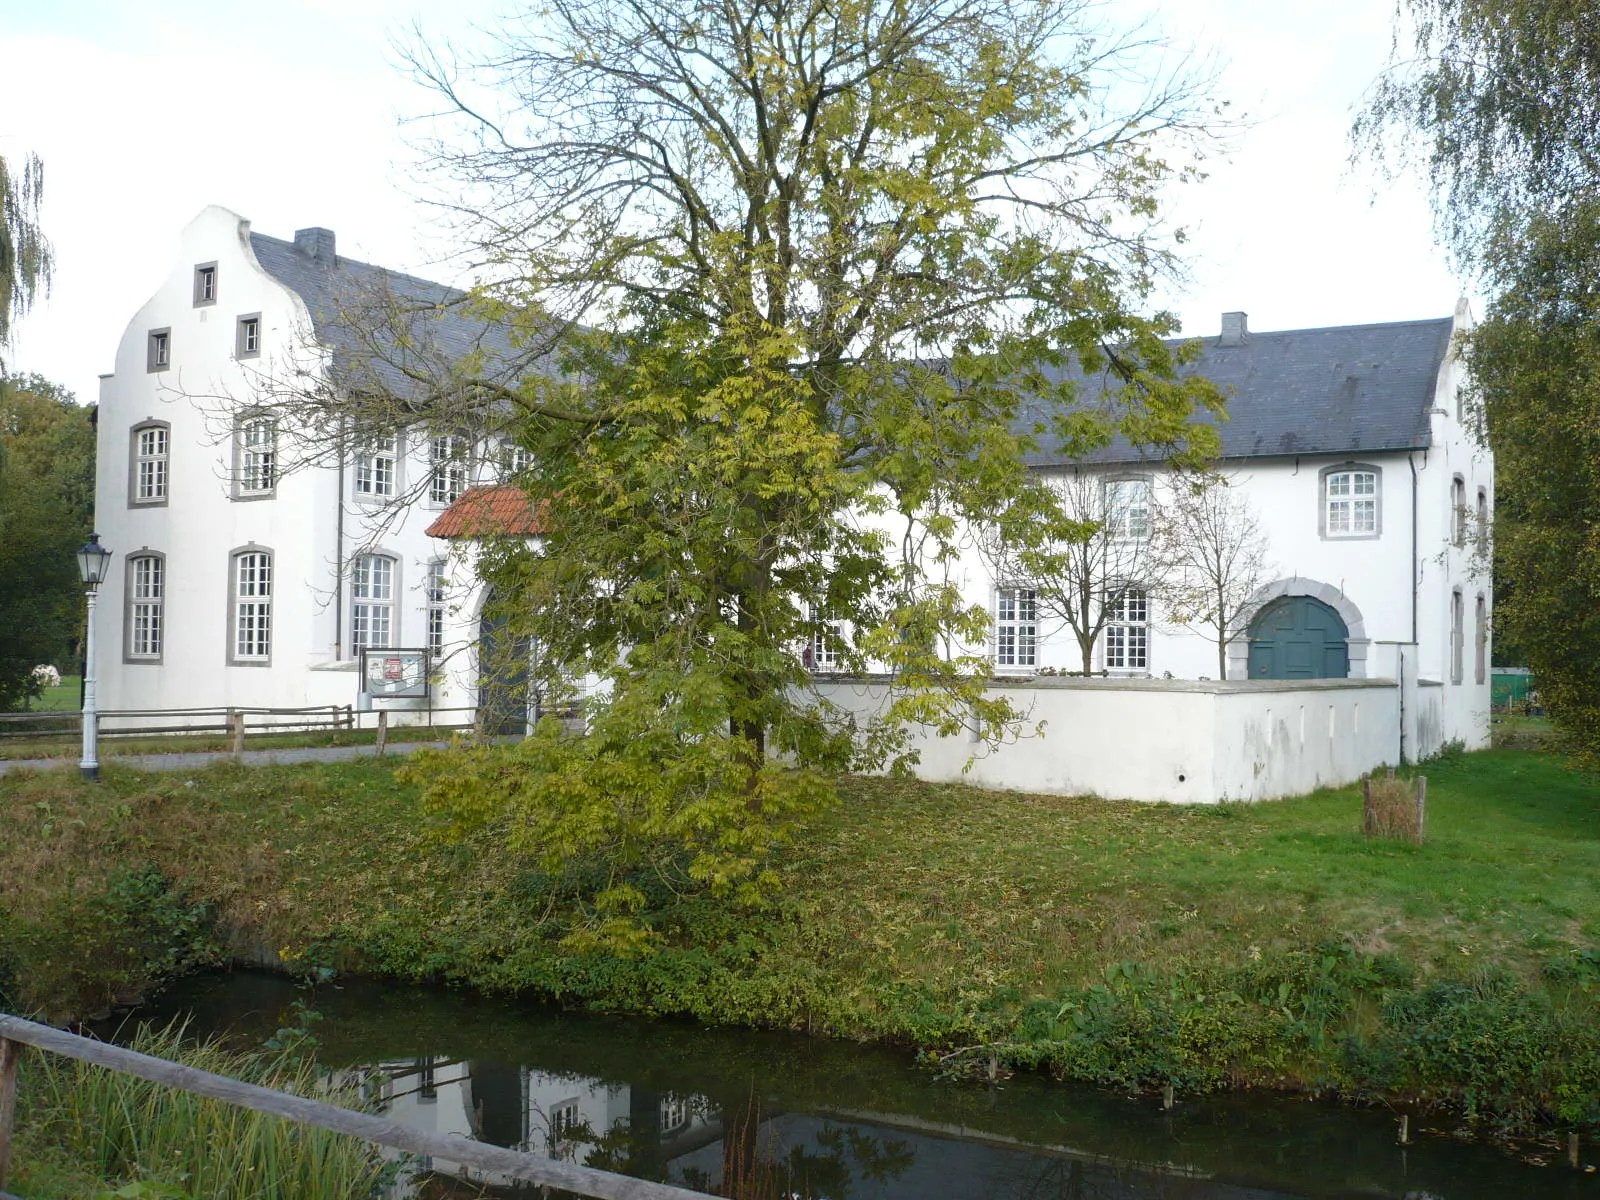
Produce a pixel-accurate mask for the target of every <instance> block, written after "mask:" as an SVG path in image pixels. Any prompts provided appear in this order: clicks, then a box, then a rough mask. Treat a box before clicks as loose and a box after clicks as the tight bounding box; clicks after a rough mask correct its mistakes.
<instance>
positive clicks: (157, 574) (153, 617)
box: [122, 550, 167, 663]
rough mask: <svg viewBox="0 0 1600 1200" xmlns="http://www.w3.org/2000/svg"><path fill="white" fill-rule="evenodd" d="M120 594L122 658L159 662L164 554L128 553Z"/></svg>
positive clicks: (163, 611)
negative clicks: (124, 586) (126, 576)
mask: <svg viewBox="0 0 1600 1200" xmlns="http://www.w3.org/2000/svg"><path fill="white" fill-rule="evenodd" d="M124 597H125V599H124V608H125V616H124V619H123V652H122V658H123V661H124V662H130V663H159V662H160V661H161V652H162V650H163V648H164V647H165V645H166V633H167V614H166V601H167V562H166V556H165V555H163V554H158V553H156V552H154V551H150V550H140V551H138V552H137V553H135V554H130V555H129V556H128V586H127V589H126V591H125V593H124Z"/></svg>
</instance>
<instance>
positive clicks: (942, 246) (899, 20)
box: [346, 0, 1216, 910]
mask: <svg viewBox="0 0 1600 1200" xmlns="http://www.w3.org/2000/svg"><path fill="white" fill-rule="evenodd" d="M1093 11H1094V9H1093V8H1092V6H1090V5H1089V4H1086V3H1080V2H1078V0H1067V2H1057V0H1029V2H1023V3H1015V2H1012V0H929V2H923V3H916V4H905V3H901V2H899V0H845V2H844V3H839V2H838V0H826V2H824V0H688V2H687V3H684V2H679V0H674V2H670V3H669V2H668V0H555V2H554V3H552V4H550V5H548V6H546V7H545V8H544V9H543V10H542V11H541V14H540V15H539V16H538V17H536V18H535V17H530V18H528V21H527V23H526V24H525V25H522V26H517V27H511V28H507V29H506V30H504V31H502V33H501V35H500V39H501V40H500V45H499V49H498V52H497V53H495V54H494V55H492V56H491V57H490V58H488V59H487V60H484V61H480V62H463V61H461V60H458V59H451V58H446V57H441V56H438V55H435V54H434V53H433V52H432V51H419V52H418V54H417V57H416V63H417V66H418V67H419V69H420V70H421V71H422V73H423V74H424V76H425V77H426V78H427V79H428V80H429V81H430V82H431V83H432V84H433V85H434V86H435V87H436V88H437V89H438V91H439V92H440V93H441V94H442V95H443V96H444V97H445V99H446V100H447V101H448V102H449V104H448V107H449V109H450V110H451V112H452V114H453V115H454V116H455V117H457V118H460V119H461V125H460V127H459V128H458V129H456V130H455V132H454V133H453V134H450V135H447V136H445V137H444V138H442V139H441V141H440V143H439V144H438V145H437V146H436V147H435V149H436V152H437V153H438V155H439V162H440V165H441V167H442V168H443V169H444V170H445V171H446V172H447V173H449V175H450V177H451V178H454V179H457V180H459V181H461V182H462V184H463V185H464V190H463V192H462V193H461V196H462V199H461V201H460V210H461V212H462V213H463V215H464V217H465V219H466V229H467V231H468V233H469V234H470V236H471V237H472V238H473V239H474V240H475V244H476V246H477V248H478V250H479V252H480V255H481V260H482V263H483V265H484V268H485V275H486V277H487V278H489V279H491V280H492V281H493V282H491V283H488V284H486V285H485V286H483V287H482V288H480V289H479V290H478V291H477V293H476V294H475V297H474V299H475V301H476V303H477V304H478V305H479V306H480V308H481V309H482V310H483V311H485V312H486V313H488V314H489V315H490V316H492V317H494V318H495V320H496V321H498V322H499V323H500V324H501V325H502V326H503V327H510V328H512V329H514V330H515V337H514V341H515V342H516V344H517V345H518V346H519V347H520V348H521V349H522V351H523V352H524V354H525V356H526V359H527V360H528V361H529V362H534V361H535V358H536V356H541V355H542V356H548V357H545V358H542V359H538V360H537V361H539V362H543V363H552V362H553V363H555V364H557V366H555V367H552V368H548V369H537V368H536V369H532V370H529V371H527V372H526V373H524V374H522V375H521V377H520V380H519V381H517V382H514V383H513V382H508V380H509V379H510V374H509V373H508V372H507V371H506V370H505V364H504V360H503V358H502V359H500V360H499V361H498V363H497V364H494V367H493V369H491V363H490V361H489V357H488V356H486V355H476V354H475V355H470V356H468V357H467V358H465V359H457V360H456V361H455V366H454V368H453V372H452V374H451V375H450V376H449V377H448V378H439V377H437V376H432V377H427V378H424V376H427V375H428V372H426V371H424V370H422V369H421V368H422V366H423V365H424V364H425V360H426V357H427V356H426V355H424V354H422V353H420V352H418V351H417V349H416V343H415V341H414V340H413V339H411V338H410V337H409V336H408V337H403V338H389V339H388V340H387V341H385V339H384V338H382V337H377V338H373V339H371V341H370V344H371V345H372V346H374V347H377V348H378V352H379V353H381V352H383V351H382V348H383V347H385V346H387V347H388V348H389V352H391V362H390V363H389V364H388V365H389V366H390V367H394V366H397V365H398V366H400V367H402V368H404V369H405V370H407V371H408V372H409V373H410V374H411V375H412V377H413V379H414V380H415V381H416V382H417V383H418V388H417V390H416V391H415V392H413V393H412V394H410V396H409V397H408V399H407V407H406V412H407V414H409V416H410V417H411V419H415V416H416V415H417V414H418V413H419V412H420V413H424V414H425V415H427V416H429V417H431V418H432V419H434V420H437V421H443V422H450V421H457V422H464V421H466V420H469V419H472V418H473V415H474V412H475V413H476V416H477V419H484V418H483V413H482V410H483V406H484V404H485V400H486V399H489V400H495V401H498V402H499V403H500V404H501V406H502V407H501V409H500V410H499V411H500V414H501V415H500V416H499V417H497V418H496V419H500V420H506V419H507V416H506V414H510V416H509V419H510V422H511V428H512V429H513V430H514V432H515V434H516V436H517V437H518V439H519V440H520V441H521V442H522V444H523V445H524V446H526V447H527V448H528V449H529V450H530V451H532V457H533V463H534V466H533V469H532V470H530V471H529V472H528V473H527V474H526V475H525V476H524V477H523V479H522V482H523V483H524V485H525V486H527V487H528V488H529V489H530V491H532V492H533V493H534V495H535V496H536V498H537V500H538V501H539V503H540V505H541V512H542V513H543V519H544V524H545V536H544V538H543V540H542V543H541V545H540V546H539V548H538V549H536V550H528V549H525V548H523V547H521V546H520V545H510V544H508V545H504V546H500V547H498V548H497V549H496V550H495V551H494V552H493V553H491V554H490V555H489V556H488V561H487V566H486V569H487V571H488V573H489V574H490V576H491V577H492V579H493V581H494V583H495V588H496V595H498V596H500V597H502V598H504V602H505V607H506V609H507V611H506V613H505V616H506V618H507V620H508V621H509V622H511V623H512V624H513V626H514V627H515V628H516V629H517V630H518V632H519V633H521V634H522V635H523V636H528V637H532V638H535V639H537V641H538V643H539V644H540V645H541V647H542V648H543V653H541V654H540V655H539V656H538V662H539V664H540V669H541V670H545V671H548V673H549V675H550V678H549V679H548V681H547V684H548V686H549V687H550V688H551V689H554V688H556V687H558V686H559V685H560V681H561V680H562V679H572V678H575V677H579V676H589V677H599V679H600V680H601V681H602V686H601V687H600V688H599V689H598V690H597V694H594V695H592V696H591V698H590V701H589V704H590V736H588V737H586V738H583V739H568V738H562V737H560V736H558V735H557V730H556V728H555V726H554V725H553V724H552V725H551V726H550V727H549V728H548V729H546V730H543V731H541V736H539V737H537V738H535V739H533V740H532V741H531V743H530V744H528V745H527V746H525V747H524V748H522V749H520V750H517V751H515V752H503V751H495V750H483V751H479V752H477V754H476V757H473V756H468V757H466V758H458V759H456V760H454V765H452V764H451V763H448V762H430V763H427V764H426V766H425V770H426V771H427V772H428V774H429V778H430V779H431V781H432V794H433V796H434V797H435V799H436V800H437V801H438V802H439V803H441V804H442V805H443V806H445V807H446V808H448V809H449V810H450V811H451V812H452V813H454V814H455V815H456V816H457V817H458V818H460V819H461V820H463V821H468V822H470V821H474V820H478V819H483V818H485V817H487V816H488V815H489V814H490V813H492V812H498V811H500V810H501V809H502V808H503V806H504V805H505V804H506V803H507V802H509V803H511V804H512V805H513V806H514V808H515V809H516V811H517V812H518V814H519V818H520V820H519V822H518V824H517V826H516V828H517V830H518V833H517V834H516V836H517V838H518V839H519V842H520V843H521V844H523V845H525V846H526V847H528V848H530V849H536V850H537V851H539V852H540V853H543V854H545V855H546V856H547V857H548V858H549V859H550V860H551V861H552V864H554V863H557V862H566V861H570V860H571V859H572V858H573V857H574V856H582V855H584V854H587V853H594V852H602V851H603V852H604V853H605V856H606V858H607V861H609V862H610V863H612V864H614V869H615V870H616V871H617V872H618V874H615V875H612V876H608V878H607V881H606V886H605V887H604V888H603V889H601V898H602V899H601V908H602V909H603V910H604V909H626V908H627V907H628V906H630V905H632V904H635V903H637V902H638V900H639V896H638V893H637V892H636V891H634V890H632V888H631V885H628V884H627V883H626V882H625V879H624V875H625V874H626V872H627V871H628V870H629V869H630V868H631V866H633V865H637V864H638V863H640V862H643V861H647V860H651V861H658V862H659V861H660V858H661V856H660V854H659V853H658V851H659V848H660V847H661V846H663V845H678V846H680V847H686V853H685V855H684V856H683V857H681V858H679V859H675V860H674V861H675V862H678V863H679V864H680V865H681V867H682V869H684V870H686V871H687V872H688V873H689V875H690V876H691V877H692V878H693V879H695V880H697V881H700V882H703V883H704V882H709V883H710V884H711V885H712V886H714V887H717V888H736V889H743V894H745V895H749V894H750V893H751V889H752V888H755V889H758V888H759V885H760V883H761V882H762V876H761V874H760V863H761V861H762V858H763V856H764V854H765V851H766V850H767V848H768V847H769V846H770V845H771V844H772V842H773V841H774V839H776V838H778V837H781V836H783V831H784V829H785V828H786V827H787V826H788V824H789V822H790V821H791V819H792V818H794V817H796V816H798V815H801V814H803V813H805V812H808V811H811V810H813V809H814V808H815V807H816V806H817V805H818V804H821V803H824V802H826V799H827V798H828V796H829V795H830V794H831V792H830V789H829V788H828V786H827V784H826V782H825V780H826V773H827V772H828V771H831V770H836V769H842V768H865V767H878V766H881V765H883V764H884V763H885V762H886V761H893V760H894V757H895V754H896V751H897V747H898V745H899V743H898V740H897V738H898V733H897V731H898V730H899V729H901V728H903V727H904V725H905V723H906V722H908V721H916V722H922V723H925V724H929V725H932V726H934V727H936V728H938V729H940V730H942V731H944V732H955V731H957V730H960V729H972V730H973V731H975V732H976V733H978V734H979V735H980V736H982V737H985V738H990V739H994V738H999V737H1002V736H1004V735H1005V731H1006V730H1007V729H1008V728H1009V727H1011V724H1012V722H1013V718H1014V714H1012V713H1011V712H1010V710H1009V709H1008V708H1007V706H1006V705H1005V704H1004V703H1003V702H997V701H993V700H988V699H985V697H984V689H983V684H984V682H985V680H986V678H987V673H988V663H987V659H986V657H985V654H984V653H983V648H984V647H985V645H986V625H987V616H986V614H984V613H983V612H980V611H973V610H969V609H967V608H966V607H964V606H963V604H962V602H961V597H960V593H959V590H958V588H957V587H956V586H955V583H954V581H953V576H952V575H951V573H950V571H949V569H948V568H949V567H950V564H952V563H953V562H954V560H955V558H956V557H957V555H958V554H959V552H960V550H961V545H960V538H961V530H962V528H963V527H964V526H965V525H966V524H967V523H969V522H972V521H975V520H980V519H982V518H984V517H985V516H987V515H988V514H991V513H993V512H995V511H997V510H998V509H1000V508H1001V507H1004V506H1006V505H1009V504H1011V503H1013V502H1014V501H1015V500H1016V499H1017V497H1019V496H1020V495H1022V494H1024V493H1027V492H1030V491H1032V492H1034V497H1033V502H1034V503H1035V504H1036V505H1039V506H1042V507H1043V508H1046V509H1047V508H1048V507H1049V505H1050V503H1051V500H1052V495H1051V493H1049V492H1048V489H1045V490H1042V491H1041V490H1040V489H1039V487H1038V485H1037V484H1035V483H1034V481H1032V480H1031V479H1030V478H1029V476H1028V474H1027V472H1026V471H1025V469H1024V468H1023V466H1022V452H1023V451H1024V450H1025V449H1027V448H1028V447H1029V446H1030V445H1031V444H1032V443H1033V441H1034V439H1035V438H1036V437H1037V436H1039V435H1046V436H1049V437H1051V438H1052V439H1054V440H1055V441H1057V442H1058V443H1059V446H1060V448H1061V452H1062V453H1064V454H1067V455H1071V454H1073V453H1077V452H1086V451H1088V450H1091V449H1093V448H1094V447H1096V446H1099V445H1103V444H1104V443H1106V442H1107V441H1108V440H1109V439H1110V438H1112V437H1113V436H1115V435H1118V434H1121V435H1123V436H1126V437H1128V438H1130V439H1131V440H1133V441H1135V442H1138V443H1160V444H1162V445H1164V446H1167V447H1171V448H1175V449H1178V450H1180V451H1185V452H1188V451H1198V450H1203V449H1205V448H1206V447H1207V445H1208V443H1207V441H1206V439H1207V438H1208V437H1210V436H1211V435H1210V434H1209V433H1208V432H1206V431H1205V430H1201V431H1200V432H1198V433H1196V432H1195V431H1194V430H1193V429H1192V428H1191V417H1192V415H1193V413H1194V410H1195V408H1196V406H1197V405H1201V406H1214V405H1215V404H1216V393H1215V391H1214V390H1213V389H1212V388H1210V386H1209V385H1208V384H1206V383H1205V382H1204V381H1201V380H1197V379H1193V378H1187V379H1179V378H1178V377H1177V374H1176V372H1175V370H1174V368H1175V365H1176V354H1177V351H1176V350H1175V349H1174V347H1173V346H1172V345H1170V344H1169V343H1168V342H1167V341H1165V340H1164V338H1165V336H1166V335H1168V334H1170V333H1172V332H1173V329H1174V321H1173V319H1172V318H1171V317H1170V315H1168V314H1164V313H1154V314H1152V313H1150V312H1148V311H1147V309H1146V308H1145V307H1144V304H1143V302H1144V299H1145V297H1146V295H1147V293H1148V290H1149V288H1150V286H1151V284H1152V281H1153V280H1154V279H1155V277H1156V276H1157V275H1158V274H1159V273H1161V272H1162V271H1164V270H1166V269H1168V268H1170V267H1172V266H1173V265H1174V260H1173V258H1172V256H1171V242H1170V241H1168V240H1166V233H1165V232H1164V231H1163V229H1162V227H1161V226H1160V225H1159V223H1158V220H1157V217H1158V214H1157V206H1156V195H1157V191H1158V189H1159V188H1160V187H1161V186H1163V185H1164V184H1166V183H1168V182H1169V181H1170V180H1171V179H1172V178H1173V176H1174V175H1175V174H1176V173H1179V172H1181V171H1185V170H1187V169H1189V166H1190V165H1191V164H1192V162H1193V161H1194V157H1193V156H1194V154H1195V153H1196V151H1197V150H1199V149H1200V148H1201V146H1202V144H1203V142H1204V138H1205V136H1206V134H1207V130H1206V122H1208V121H1211V120H1213V119H1214V116H1215V114H1214V113H1213V112H1212V111H1211V110H1210V109H1209V108H1208V107H1207V105H1206V103H1205V102H1204V100H1203V96H1202V94H1201V91H1200V89H1199V88H1198V87H1197V85H1196V84H1195V83H1194V82H1193V81H1192V80H1190V79H1189V78H1187V77H1184V76H1181V75H1164V76H1162V77H1160V78H1155V79H1145V80H1144V81H1143V82H1140V80H1139V79H1138V77H1137V72H1138V70H1139V69H1140V68H1141V67H1144V66H1147V65H1148V64H1149V63H1150V62H1151V61H1153V60H1154V58H1155V52H1154V49H1153V48H1152V47H1151V46H1150V45H1148V44H1146V43H1144V42H1141V41H1138V40H1136V39H1128V38H1124V39H1117V38H1114V37H1109V38H1108V37H1104V36H1101V35H1103V34H1104V33H1105V31H1104V30H1100V29H1096V28H1093V27H1092V26H1091V24H1090V17H1091V15H1092V13H1093ZM419 44H421V43H419ZM1072 359H1076V360H1077V362H1078V363H1079V364H1080V365H1081V366H1082V367H1083V368H1084V373H1085V374H1086V375H1087V376H1088V377H1089V378H1090V379H1092V380H1093V381H1094V386H1093V389H1092V392H1086V393H1083V394H1080V393H1079V391H1078V390H1077V389H1076V385H1075V384H1074V383H1073V380H1074V379H1077V378H1080V376H1079V375H1078V374H1077V373H1075V372H1073V371H1068V370H1063V369H1062V368H1064V367H1065V366H1066V365H1067V364H1068V361H1069V360H1072ZM381 374H382V373H381V372H379V371H374V372H373V373H372V378H378V377H380V376H381ZM349 390H350V395H351V396H352V397H353V400H350V401H349V404H352V405H353V406H354V408H355V411H356V416H357V419H358V420H360V419H363V418H365V419H370V420H372V421H374V422H378V423H383V422H390V423H392V422H393V421H394V420H395V419H396V413H395V411H394V408H393V406H392V405H390V406H389V407H385V406H384V399H383V396H382V389H380V388H374V387H355V388H351V389H349ZM364 405H365V406H366V411H365V412H363V406H364ZM346 411H347V412H348V411H349V408H348V407H347V409H346ZM840 629H842V630H844V631H845V634H844V636H843V637H842V640H841V643H840V645H839V646H838V654H839V665H840V666H841V667H842V668H844V669H858V670H859V669H864V668H866V667H868V666H873V667H876V668H877V669H879V670H884V671H887V672H888V673H889V674H890V675H891V676H892V677H893V680H894V682H895V686H896V691H895V693H894V702H893V704H892V705H891V706H890V707H889V708H888V709H887V710H886V711H885V712H884V713H883V714H882V719H881V720H876V721H873V722H871V723H870V724H860V723H858V722H856V721H855V720H853V719H851V718H850V717H849V716H848V715H847V714H845V713H843V712H840V711H837V710H835V709H833V708H832V707H830V706H829V705H828V704H827V703H825V702H824V701H823V700H821V699H820V698H819V697H818V696H817V694H816V693H815V692H814V690H813V689H812V688H811V687H810V677H809V674H808V672H807V670H806V667H805V665H804V660H803V655H802V647H803V645H804V644H806V643H807V642H808V641H809V639H810V638H812V637H813V636H816V635H822V636H825V637H834V636H836V631H837V630H840ZM505 756H514V757H515V758H517V759H518V760H519V764H518V768H517V769H515V770H508V769H506V767H505V764H504V763H502V762H500V761H499V759H500V758H501V757H505ZM525 768H536V769H525Z"/></svg>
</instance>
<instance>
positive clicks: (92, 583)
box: [78, 533, 111, 780]
mask: <svg viewBox="0 0 1600 1200" xmlns="http://www.w3.org/2000/svg"><path fill="white" fill-rule="evenodd" d="M110 562H111V551H109V550H107V549H106V548H105V547H104V546H102V545H101V544H100V535H99V534H98V533H91V534H90V535H89V541H88V544H87V545H85V546H84V547H83V549H82V550H79V551H78V574H79V575H80V577H82V579H83V591H84V595H86V596H87V597H88V599H89V616H88V624H87V625H86V626H85V627H84V636H83V758H82V759H80V760H79V762H78V770H79V771H81V772H83V777H84V778H85V779H89V780H95V779H99V778H100V760H99V758H98V756H97V753H96V740H97V737H98V735H99V733H100V714H99V713H98V712H97V711H96V710H95V694H94V602H95V598H96V596H97V595H98V594H99V591H100V584H101V583H102V582H104V580H105V577H106V567H107V566H108V565H109V564H110Z"/></svg>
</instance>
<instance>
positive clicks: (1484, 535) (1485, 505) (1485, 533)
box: [1477, 488, 1489, 550]
mask: <svg viewBox="0 0 1600 1200" xmlns="http://www.w3.org/2000/svg"><path fill="white" fill-rule="evenodd" d="M1477 537H1478V549H1480V550H1482V549H1483V548H1484V547H1485V546H1487V545H1488V544H1489V489H1488V488H1479V489H1478V533H1477Z"/></svg>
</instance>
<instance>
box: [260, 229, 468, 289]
mask: <svg viewBox="0 0 1600 1200" xmlns="http://www.w3.org/2000/svg"><path fill="white" fill-rule="evenodd" d="M250 237H251V239H252V240H256V239H259V240H261V241H263V242H271V243H273V244H274V246H276V247H278V248H281V249H283V250H286V251H288V252H289V253H291V254H295V255H297V256H298V257H299V258H301V259H303V260H304V261H305V262H306V264H307V265H310V266H318V265H322V260H321V259H315V258H312V257H311V256H310V255H308V254H306V253H305V252H304V251H302V250H301V249H300V248H299V247H298V246H297V245H296V244H295V243H294V242H293V241H292V240H290V239H286V238H279V237H273V236H272V235H271V234H270V233H257V232H256V231H255V230H253V229H252V230H251V231H250ZM343 268H358V269H361V270H365V271H371V272H373V273H374V274H378V275H383V276H385V277H387V278H389V279H393V280H397V281H399V282H402V283H414V284H417V285H419V286H421V287H425V288H438V289H439V290H441V291H444V292H448V293H449V294H450V297H451V298H452V299H454V298H456V297H460V296H466V295H468V294H469V293H468V290H467V289H466V288H459V287H456V286H455V285H454V284H450V283H440V282H439V281H438V280H437V279H424V278H423V277H422V276H421V275H412V274H410V273H408V272H406V271H397V270H395V269H394V268H393V267H385V266H380V265H379V264H377V263H370V262H367V261H365V260H364V259H359V258H351V257H350V256H349V255H347V254H340V253H338V252H337V251H335V253H334V256H333V261H332V262H331V263H329V264H327V269H328V270H330V271H337V270H341V269H343ZM268 273H269V274H270V273H271V269H270V268H268Z"/></svg>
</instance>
